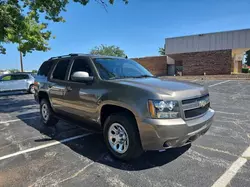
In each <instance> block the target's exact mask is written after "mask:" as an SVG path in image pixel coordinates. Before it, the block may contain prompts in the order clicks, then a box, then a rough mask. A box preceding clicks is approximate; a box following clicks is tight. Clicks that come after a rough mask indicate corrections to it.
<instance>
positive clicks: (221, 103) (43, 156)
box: [0, 80, 250, 187]
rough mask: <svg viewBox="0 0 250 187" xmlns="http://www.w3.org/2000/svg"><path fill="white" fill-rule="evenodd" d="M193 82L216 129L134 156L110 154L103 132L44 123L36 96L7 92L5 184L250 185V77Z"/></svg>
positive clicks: (1, 181)
mask: <svg viewBox="0 0 250 187" xmlns="http://www.w3.org/2000/svg"><path fill="white" fill-rule="evenodd" d="M192 82H197V83H200V84H205V85H206V86H208V88H209V90H210V100H211V105H212V108H213V109H214V110H216V112H217V113H216V116H215V119H214V123H213V125H212V127H211V128H210V130H209V131H208V132H207V133H206V135H204V136H202V137H200V138H199V139H198V140H196V141H195V142H194V143H193V144H192V146H191V147H190V146H185V147H182V148H176V149H169V150H166V151H165V152H147V153H145V154H144V155H143V156H142V157H141V158H140V159H138V160H134V161H132V162H129V163H124V162H121V161H118V160H115V159H113V158H112V156H110V154H109V153H108V152H107V149H106V147H105V145H104V143H103V140H102V135H101V134H98V133H92V132H89V131H86V130H84V129H80V128H79V127H78V126H76V125H74V124H70V123H66V122H59V123H58V124H57V125H56V127H50V128H45V127H43V125H42V124H41V122H40V117H39V109H38V105H37V104H36V103H35V101H34V99H33V96H32V95H29V94H15V95H13V94H7V95H3V94H2V95H1V96H0V186H124V187H126V186H142V187H146V186H177V187H183V186H190V187H196V186H197V187H201V186H202V187H206V186H213V185H214V187H215V186H223V185H224V186H225V185H228V186H236V187H237V186H239V187H248V186H250V172H249V171H250V155H249V152H250V151H248V150H249V149H248V150H247V148H248V147H249V145H250V112H249V111H250V81H247V80H207V81H201V80H192ZM246 150H247V151H246ZM244 152H245V154H244V155H242V154H243V153H244ZM248 159H249V160H248ZM230 180H231V181H230ZM229 181H230V182H229Z"/></svg>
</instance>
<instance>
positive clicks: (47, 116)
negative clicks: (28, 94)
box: [40, 99, 58, 126]
mask: <svg viewBox="0 0 250 187" xmlns="http://www.w3.org/2000/svg"><path fill="white" fill-rule="evenodd" d="M40 113H41V118H42V122H43V124H44V125H46V126H54V125H56V124H57V122H58V119H57V118H56V117H55V116H54V113H53V110H52V108H51V106H50V103H49V101H48V100H47V99H42V100H41V102H40Z"/></svg>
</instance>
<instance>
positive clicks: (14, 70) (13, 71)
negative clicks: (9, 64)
mask: <svg viewBox="0 0 250 187" xmlns="http://www.w3.org/2000/svg"><path fill="white" fill-rule="evenodd" d="M9 72H10V73H16V72H20V71H19V70H18V69H9Z"/></svg>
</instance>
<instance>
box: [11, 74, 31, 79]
mask: <svg viewBox="0 0 250 187" xmlns="http://www.w3.org/2000/svg"><path fill="white" fill-rule="evenodd" d="M23 79H29V76H28V75H26V74H24V75H12V76H11V80H23Z"/></svg>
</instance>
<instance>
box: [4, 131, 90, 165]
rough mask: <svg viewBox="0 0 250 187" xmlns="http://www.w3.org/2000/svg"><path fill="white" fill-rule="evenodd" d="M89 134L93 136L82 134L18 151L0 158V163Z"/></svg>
mask: <svg viewBox="0 0 250 187" xmlns="http://www.w3.org/2000/svg"><path fill="white" fill-rule="evenodd" d="M91 134H93V133H87V134H83V135H79V136H73V137H70V138H66V139H63V140H60V141H53V142H51V143H48V144H43V145H39V146H36V147H32V148H29V149H26V150H22V151H18V152H16V153H12V154H9V155H5V156H2V157H0V161H1V160H4V159H7V158H11V157H14V156H18V155H21V154H24V153H29V152H33V151H37V150H40V149H44V148H47V147H51V146H54V145H58V144H61V143H66V142H70V141H73V140H76V139H80V138H83V137H86V136H89V135H91Z"/></svg>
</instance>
